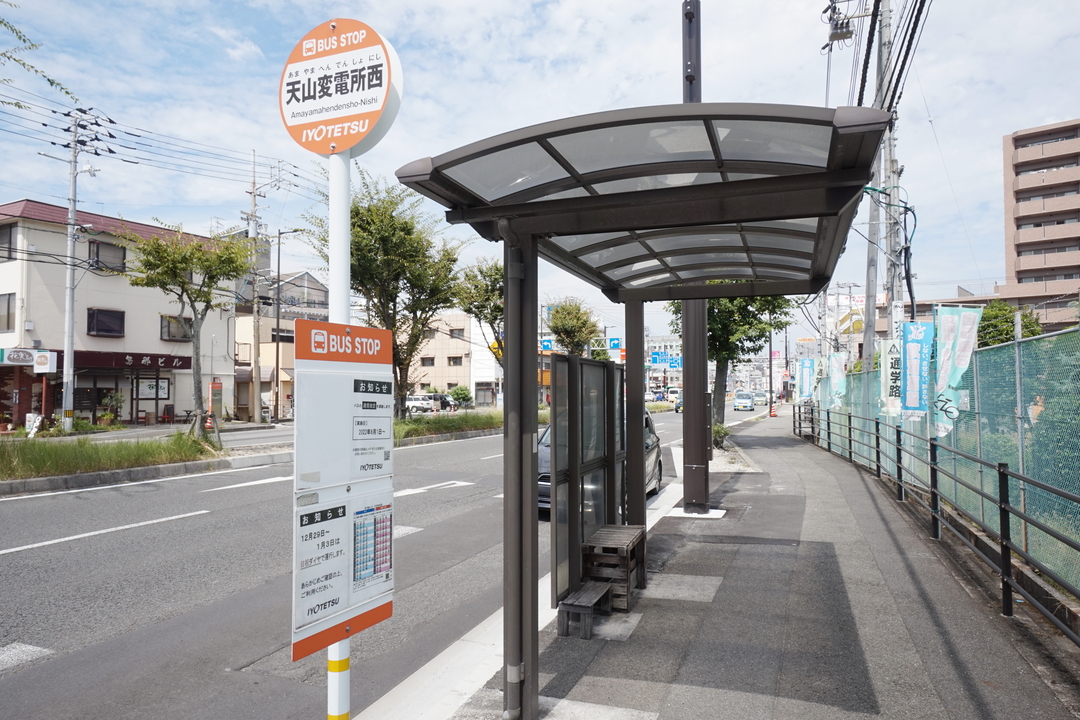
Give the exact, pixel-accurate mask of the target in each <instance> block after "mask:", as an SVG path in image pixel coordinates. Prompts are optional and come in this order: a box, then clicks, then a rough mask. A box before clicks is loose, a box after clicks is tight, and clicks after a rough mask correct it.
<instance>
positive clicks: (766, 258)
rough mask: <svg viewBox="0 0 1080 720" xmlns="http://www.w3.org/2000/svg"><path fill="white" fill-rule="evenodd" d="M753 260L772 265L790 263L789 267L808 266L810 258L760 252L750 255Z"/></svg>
mask: <svg viewBox="0 0 1080 720" xmlns="http://www.w3.org/2000/svg"><path fill="white" fill-rule="evenodd" d="M750 257H751V259H753V261H754V262H759V263H770V264H772V265H790V266H791V267H800V268H808V267H810V258H797V257H790V256H788V255H762V254H760V253H752V254H751V255H750Z"/></svg>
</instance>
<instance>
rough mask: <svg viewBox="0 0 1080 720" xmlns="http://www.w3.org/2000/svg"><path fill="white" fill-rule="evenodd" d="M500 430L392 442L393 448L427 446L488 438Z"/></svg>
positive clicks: (497, 433)
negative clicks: (452, 441)
mask: <svg viewBox="0 0 1080 720" xmlns="http://www.w3.org/2000/svg"><path fill="white" fill-rule="evenodd" d="M502 434H503V429H502V428H491V429H490V430H465V431H464V432H456V433H446V434H444V435H420V436H419V437H411V438H401V439H400V440H395V441H394V447H411V446H413V445H429V444H431V443H437V442H448V441H450V440H470V439H472V438H478V437H489V436H491V435H502Z"/></svg>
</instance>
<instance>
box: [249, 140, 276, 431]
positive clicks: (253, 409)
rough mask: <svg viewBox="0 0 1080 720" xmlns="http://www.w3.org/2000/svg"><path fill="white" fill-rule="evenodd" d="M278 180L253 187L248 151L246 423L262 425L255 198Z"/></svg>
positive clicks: (253, 176)
mask: <svg viewBox="0 0 1080 720" xmlns="http://www.w3.org/2000/svg"><path fill="white" fill-rule="evenodd" d="M278 182H279V178H278V177H277V176H276V175H274V176H273V177H272V178H271V179H270V180H269V181H268V182H265V183H263V184H262V185H256V180H255V151H254V150H252V151H251V190H248V193H250V194H251V212H250V213H241V216H242V217H243V218H244V219H245V220H247V222H248V239H249V240H250V241H251V243H252V245H251V247H252V255H253V258H252V260H253V262H252V268H251V326H252V343H251V389H250V390H249V392H248V411H249V415H250V416H251V417H249V418H248V419H249V420H250V421H251V422H257V423H261V422H262V370H261V368H260V365H259V362H260V359H259V344H260V343H261V341H262V333H261V329H260V327H259V280H260V277H259V253H260V247H259V198H261V197H266V195H265V194H263V193H261V192H259V191H260V190H262V189H263V188H265V187H268V186H273V187H277V185H278Z"/></svg>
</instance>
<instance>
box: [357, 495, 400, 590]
mask: <svg viewBox="0 0 1080 720" xmlns="http://www.w3.org/2000/svg"><path fill="white" fill-rule="evenodd" d="M393 535H394V528H393V507H392V505H390V503H386V504H377V505H369V506H367V507H365V508H362V509H358V510H356V511H354V513H353V547H354V552H353V591H356V590H359V589H361V588H364V587H368V586H369V585H373V584H378V583H383V582H389V581H391V580H392V578H393Z"/></svg>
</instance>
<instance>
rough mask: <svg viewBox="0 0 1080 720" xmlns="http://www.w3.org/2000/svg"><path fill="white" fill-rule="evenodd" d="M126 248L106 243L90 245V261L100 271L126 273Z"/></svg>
mask: <svg viewBox="0 0 1080 720" xmlns="http://www.w3.org/2000/svg"><path fill="white" fill-rule="evenodd" d="M124 259H125V254H124V248H122V247H120V246H119V245H113V244H111V243H106V242H92V243H90V260H91V261H92V263H93V265H94V267H95V268H96V269H98V270H111V271H113V272H124V270H125V269H126V265H125V263H124Z"/></svg>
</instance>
